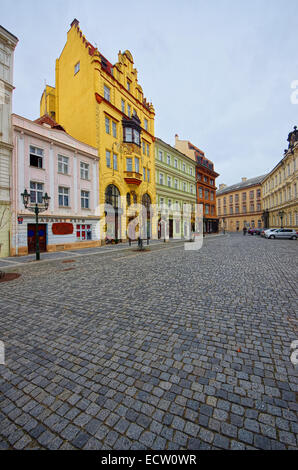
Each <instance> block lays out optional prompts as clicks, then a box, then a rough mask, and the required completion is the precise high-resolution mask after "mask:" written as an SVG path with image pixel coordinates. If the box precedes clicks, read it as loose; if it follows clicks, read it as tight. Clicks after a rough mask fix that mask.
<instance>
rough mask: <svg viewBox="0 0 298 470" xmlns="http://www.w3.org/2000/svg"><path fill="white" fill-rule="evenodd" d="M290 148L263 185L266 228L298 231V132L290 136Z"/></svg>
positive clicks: (295, 131)
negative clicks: (284, 228)
mask: <svg viewBox="0 0 298 470" xmlns="http://www.w3.org/2000/svg"><path fill="white" fill-rule="evenodd" d="M288 142H289V148H288V149H287V150H285V154H284V157H283V158H282V160H281V161H280V162H279V163H278V164H277V165H276V166H275V167H274V168H273V170H272V171H271V172H270V173H269V174H268V175H267V176H266V178H265V179H264V181H263V183H262V192H263V207H264V216H265V219H266V226H267V227H272V228H279V227H287V228H293V229H296V230H297V229H298V194H297V186H298V131H297V128H296V127H295V128H294V131H293V132H291V133H290V134H289V137H288Z"/></svg>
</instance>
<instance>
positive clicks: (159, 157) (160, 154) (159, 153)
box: [158, 150, 162, 162]
mask: <svg viewBox="0 0 298 470" xmlns="http://www.w3.org/2000/svg"><path fill="white" fill-rule="evenodd" d="M158 159H159V161H160V162H162V151H161V150H159V152H158Z"/></svg>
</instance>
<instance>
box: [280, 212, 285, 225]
mask: <svg viewBox="0 0 298 470" xmlns="http://www.w3.org/2000/svg"><path fill="white" fill-rule="evenodd" d="M278 215H279V217H280V228H283V226H282V220H283V218H284V215H285V211H280V212H279V213H278Z"/></svg>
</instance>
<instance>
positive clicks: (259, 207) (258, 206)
mask: <svg viewBox="0 0 298 470" xmlns="http://www.w3.org/2000/svg"><path fill="white" fill-rule="evenodd" d="M260 210H261V204H260V203H259V202H258V203H257V211H260Z"/></svg>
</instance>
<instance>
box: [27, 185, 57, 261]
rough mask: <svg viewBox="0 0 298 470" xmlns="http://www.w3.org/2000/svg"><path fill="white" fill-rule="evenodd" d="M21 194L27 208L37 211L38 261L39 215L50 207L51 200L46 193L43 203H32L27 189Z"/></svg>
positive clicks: (37, 245)
mask: <svg viewBox="0 0 298 470" xmlns="http://www.w3.org/2000/svg"><path fill="white" fill-rule="evenodd" d="M21 196H22V198H23V204H24V206H25V209H28V210H29V211H30V212H34V213H35V223H36V230H35V238H36V249H35V252H36V261H39V260H40V251H39V230H38V215H39V213H40V212H44V211H46V210H47V209H48V207H49V201H50V199H51V198H50V197H49V196H48V194H47V193H45V194H44V195H43V196H42V200H43V202H42V203H37V202H36V203H35V204H30V193H28V191H27V189H25V190H24V192H23V193H21Z"/></svg>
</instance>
